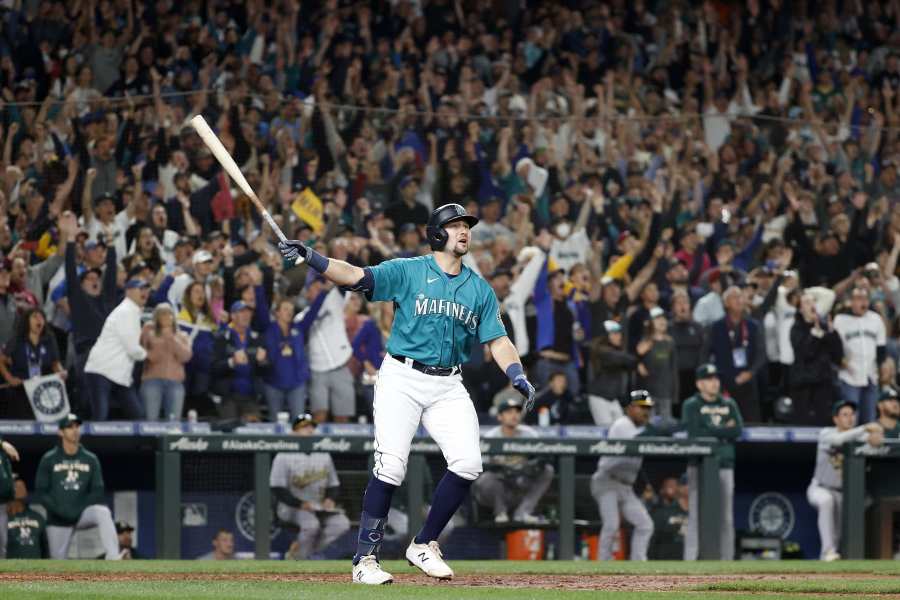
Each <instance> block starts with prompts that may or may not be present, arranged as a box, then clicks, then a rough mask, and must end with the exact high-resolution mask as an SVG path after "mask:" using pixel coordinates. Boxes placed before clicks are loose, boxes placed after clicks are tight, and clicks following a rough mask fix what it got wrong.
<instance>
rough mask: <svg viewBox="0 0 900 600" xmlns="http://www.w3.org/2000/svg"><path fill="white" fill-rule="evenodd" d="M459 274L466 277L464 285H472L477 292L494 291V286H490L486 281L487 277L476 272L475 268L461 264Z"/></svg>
mask: <svg viewBox="0 0 900 600" xmlns="http://www.w3.org/2000/svg"><path fill="white" fill-rule="evenodd" d="M460 275H461V276H464V277H466V280H465V282H464V285H471V286H474V287H475V289H476V290H478V291H479V292H485V293H491V294H493V293H494V288H492V287H491V284H490V283H488V281H487V279H485V278H484V277H482V276H481V275H480V274H479V273H477V272H476V271H475V269H472V268H471V267H468V266H466V265H465V264H463V266H462V271H460Z"/></svg>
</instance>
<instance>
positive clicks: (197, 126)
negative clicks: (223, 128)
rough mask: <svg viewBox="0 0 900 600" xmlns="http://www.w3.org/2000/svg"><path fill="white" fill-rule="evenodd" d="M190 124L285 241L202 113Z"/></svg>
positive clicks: (279, 229)
mask: <svg viewBox="0 0 900 600" xmlns="http://www.w3.org/2000/svg"><path fill="white" fill-rule="evenodd" d="M191 126H192V127H193V128H194V130H195V131H196V132H197V135H199V136H200V139H201V140H203V143H204V144H206V147H207V148H209V150H210V152H212V153H213V156H215V157H216V160H218V161H219V164H220V165H222V168H223V169H225V172H226V173H228V175H229V176H230V177H231V178H232V179H233V180H234V182H235V183H236V184H237V185H238V187H239V188H241V191H243V192H244V193H245V194H247V197H248V198H250V202H252V203H253V206H255V207H256V210H258V211H259V214H261V215H262V217H263V219H265V221H266V223H268V224H269V227H271V228H272V231H274V232H275V235H276V236H278V239H279V240H280V241H282V242H286V241H287V238H286V237H285V236H284V232H282V231H281V228H280V227H278V224H277V223H275V220H274V219H273V218H272V215H270V214H269V211H268V210H266V207H265V206H263V203H262V202H261V201H260V199H259V196H257V195H256V192H254V191H253V188H251V187H250V183H248V182H247V178H246V177H244V174H243V173H241V170H240V168H238V166H237V163H236V162H234V159H233V158H231V155H230V154H228V150H226V149H225V146H223V145H222V141H221V140H220V139H219V137H218V136H217V135H216V134H215V132H213V130H212V128H210V126H209V124H208V123H207V122H206V119H204V118H203V115H197V116H196V117H194V118H193V119H191ZM302 262H303V257H302V256H301V257H300V258H298V259H297V262H296V264H300V263H302Z"/></svg>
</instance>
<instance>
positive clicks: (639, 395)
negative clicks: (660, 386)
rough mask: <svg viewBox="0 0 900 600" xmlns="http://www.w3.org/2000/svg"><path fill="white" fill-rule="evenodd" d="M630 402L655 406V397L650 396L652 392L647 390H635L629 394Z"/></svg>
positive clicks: (636, 404)
mask: <svg viewBox="0 0 900 600" xmlns="http://www.w3.org/2000/svg"><path fill="white" fill-rule="evenodd" d="M628 404H634V405H635V406H646V407H648V408H653V398H651V397H650V392H648V391H647V390H634V391H633V392H631V393H630V394H628Z"/></svg>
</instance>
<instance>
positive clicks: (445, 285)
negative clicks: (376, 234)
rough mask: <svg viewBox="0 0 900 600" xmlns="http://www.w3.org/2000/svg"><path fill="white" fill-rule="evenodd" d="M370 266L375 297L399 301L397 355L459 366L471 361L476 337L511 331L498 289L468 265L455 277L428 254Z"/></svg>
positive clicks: (390, 346) (392, 347)
mask: <svg viewBox="0 0 900 600" xmlns="http://www.w3.org/2000/svg"><path fill="white" fill-rule="evenodd" d="M369 269H370V271H371V273H372V277H373V278H374V280H375V286H374V289H373V290H372V292H371V293H370V295H369V299H370V300H374V301H376V302H378V301H382V302H384V301H387V302H393V303H394V323H393V325H392V327H391V335H390V337H389V338H388V342H387V351H388V353H390V354H391V355H392V356H405V357H408V358H412V359H415V360H418V361H419V362H422V363H424V364H426V365H432V366H440V367H453V366H456V365H459V364H462V363H465V362H467V361H468V359H469V351H470V349H471V346H472V342H473V341H474V340H477V341H478V342H479V343H482V344H486V343H488V342H490V341H492V340H495V339H497V338H499V337H501V336H504V335H506V329H505V328H504V327H503V321H502V320H501V319H500V318H499V315H500V303H499V302H498V301H497V296H496V294H494V290H493V289H492V288H491V286H490V284H489V283H488V282H486V281H485V280H484V279H482V278H481V277H480V276H478V275H477V274H476V273H475V272H474V271H472V269H470V268H468V267H467V266H465V265H463V266H462V268H461V269H460V272H459V274H458V275H456V276H451V275H448V274H447V273H444V271H443V270H442V269H441V267H440V266H439V265H438V264H437V262H435V260H434V255H428V256H419V257H416V258H399V259H396V258H395V259H393V260H388V261H385V262H383V263H381V264H379V265H377V266H374V267H369ZM493 315H497V318H493Z"/></svg>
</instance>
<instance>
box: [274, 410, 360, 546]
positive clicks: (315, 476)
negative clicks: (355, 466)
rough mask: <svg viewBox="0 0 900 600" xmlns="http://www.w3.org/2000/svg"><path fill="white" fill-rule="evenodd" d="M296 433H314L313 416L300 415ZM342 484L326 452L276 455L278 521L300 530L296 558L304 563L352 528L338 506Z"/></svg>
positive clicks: (275, 484) (275, 478)
mask: <svg viewBox="0 0 900 600" xmlns="http://www.w3.org/2000/svg"><path fill="white" fill-rule="evenodd" d="M293 430H294V435H299V436H309V435H313V434H315V432H316V423H315V421H313V418H312V415H310V414H308V413H307V414H303V415H297V417H296V418H295V419H294V425H293ZM339 485H340V480H338V474H337V471H336V470H335V468H334V462H333V461H332V460H331V455H329V454H328V453H327V452H312V453H306V452H279V453H278V454H276V455H275V460H274V461H272V472H271V475H270V476H269V486H270V487H271V488H272V496H273V497H274V498H275V500H276V501H277V502H278V505H277V507H276V514H277V515H278V518H279V519H281V520H282V521H285V522H288V523H296V524H297V526H298V527H299V528H300V532H299V533H298V534H297V550H296V552H294V553H293V556H294V557H295V558H297V559H299V560H305V559H307V558H309V557H310V555H312V554H315V553H317V552H321V551H322V550H324V549H325V548H327V547H328V545H329V544H331V542H333V541H334V540H336V539H338V538H339V537H341V536H342V535H343V534H344V532H345V531H347V530H348V529H350V520H349V519H348V518H347V515H345V514H344V511H342V510H340V509H338V508H337V506H336V505H335V501H334V499H335V497H336V495H337V490H338V486H339Z"/></svg>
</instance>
